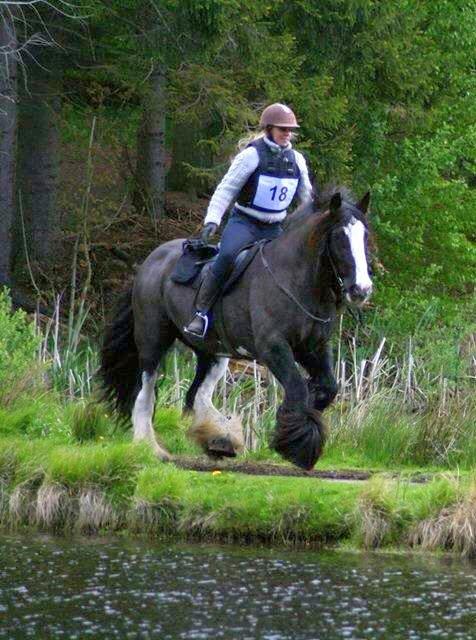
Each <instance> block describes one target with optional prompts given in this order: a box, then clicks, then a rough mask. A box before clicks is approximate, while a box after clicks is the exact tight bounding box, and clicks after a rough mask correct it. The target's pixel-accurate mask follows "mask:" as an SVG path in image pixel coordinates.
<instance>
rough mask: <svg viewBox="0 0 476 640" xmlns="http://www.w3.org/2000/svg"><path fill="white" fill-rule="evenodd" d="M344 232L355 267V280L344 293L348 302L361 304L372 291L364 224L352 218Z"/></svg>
mask: <svg viewBox="0 0 476 640" xmlns="http://www.w3.org/2000/svg"><path fill="white" fill-rule="evenodd" d="M344 233H345V235H346V236H347V238H348V240H349V244H350V251H351V253H352V258H353V260H354V267H355V281H354V283H353V284H352V286H351V287H349V289H348V290H347V291H346V294H345V295H346V298H347V301H348V302H352V303H354V304H355V303H360V304H363V303H364V302H365V301H366V300H367V298H368V297H369V296H370V294H371V292H372V281H371V279H370V276H369V267H368V264H367V256H366V254H365V226H364V224H363V223H362V222H361V221H360V220H357V219H356V218H352V219H351V221H350V222H349V223H348V224H347V225H346V226H345V227H344Z"/></svg>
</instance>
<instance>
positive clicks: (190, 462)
mask: <svg viewBox="0 0 476 640" xmlns="http://www.w3.org/2000/svg"><path fill="white" fill-rule="evenodd" d="M174 462H175V464H176V465H177V466H178V467H180V468H181V469H189V470H191V471H204V472H208V473H211V472H212V471H232V472H234V473H246V474H247V475H252V476H288V477H295V478H316V479H320V480H322V479H326V480H340V481H364V480H368V479H369V478H371V477H372V476H373V475H374V474H375V473H376V472H373V471H357V470H352V469H345V470H326V471H321V470H319V469H313V470H312V471H304V470H303V469H298V468H297V467H287V466H284V465H280V464H272V463H269V462H252V461H249V460H248V461H242V462H237V461H234V460H220V461H216V462H215V461H212V460H208V459H206V458H190V457H185V456H177V457H176V458H175V459H174ZM388 477H390V478H398V477H400V474H398V473H389V474H388ZM430 477H431V476H429V475H428V474H414V475H412V476H410V477H408V476H405V479H407V480H410V481H411V482H428V480H429V479H430Z"/></svg>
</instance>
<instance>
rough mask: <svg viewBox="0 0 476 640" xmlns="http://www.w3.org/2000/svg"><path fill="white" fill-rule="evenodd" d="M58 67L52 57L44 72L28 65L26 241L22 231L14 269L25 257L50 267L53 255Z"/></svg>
mask: <svg viewBox="0 0 476 640" xmlns="http://www.w3.org/2000/svg"><path fill="white" fill-rule="evenodd" d="M55 66H56V65H55V64H54V58H52V57H50V56H48V57H46V56H45V58H44V59H42V66H39V65H37V64H35V63H33V64H31V65H29V67H28V70H27V87H26V91H23V93H22V95H21V98H20V105H19V139H18V147H19V148H18V152H19V158H18V176H19V182H18V183H19V214H20V215H21V217H22V221H23V227H24V231H25V238H23V229H22V227H21V226H20V229H18V230H16V245H17V246H16V250H15V266H16V267H17V266H20V261H23V260H24V259H25V257H26V256H25V251H26V252H27V255H28V258H29V259H30V260H31V261H32V262H37V263H39V264H41V266H42V267H45V266H47V265H48V263H49V262H50V259H51V257H52V255H53V254H54V248H55V247H54V245H55V242H54V241H55V239H56V233H57V226H58V212H57V203H56V196H57V187H58V174H59V122H58V120H59V111H60V97H59V90H58V85H59V83H58V74H57V69H56V68H55ZM42 67H45V68H42ZM20 223H21V221H20ZM25 240H26V246H25Z"/></svg>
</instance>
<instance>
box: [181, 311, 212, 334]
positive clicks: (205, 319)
mask: <svg viewBox="0 0 476 640" xmlns="http://www.w3.org/2000/svg"><path fill="white" fill-rule="evenodd" d="M197 316H198V317H199V318H201V319H202V320H203V330H202V332H201V333H198V332H195V331H190V329H189V328H188V327H189V326H190V325H191V324H192V322H193V318H192V320H191V322H190V323H189V324H188V325H187V326H186V327H184V328H183V330H184V331H185V333H188V334H189V335H191V336H195V337H196V338H202V339H203V338H204V337H205V336H206V334H207V331H208V316H207V314H206V313H204V312H203V311H197V312H196V314H195V316H194V318H196V317H197Z"/></svg>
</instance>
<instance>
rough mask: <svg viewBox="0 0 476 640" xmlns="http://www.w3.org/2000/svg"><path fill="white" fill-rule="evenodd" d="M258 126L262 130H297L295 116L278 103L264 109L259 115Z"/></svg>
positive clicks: (287, 108)
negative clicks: (279, 128)
mask: <svg viewBox="0 0 476 640" xmlns="http://www.w3.org/2000/svg"><path fill="white" fill-rule="evenodd" d="M259 126H260V127H261V128H262V129H264V128H265V127H288V128H290V129H299V125H298V123H297V120H296V116H295V115H294V113H293V111H292V109H290V108H289V107H287V106H286V105H285V104H281V103H280V102H275V103H274V104H270V105H269V107H266V109H265V110H264V111H263V113H262V114H261V118H260V120H259Z"/></svg>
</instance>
